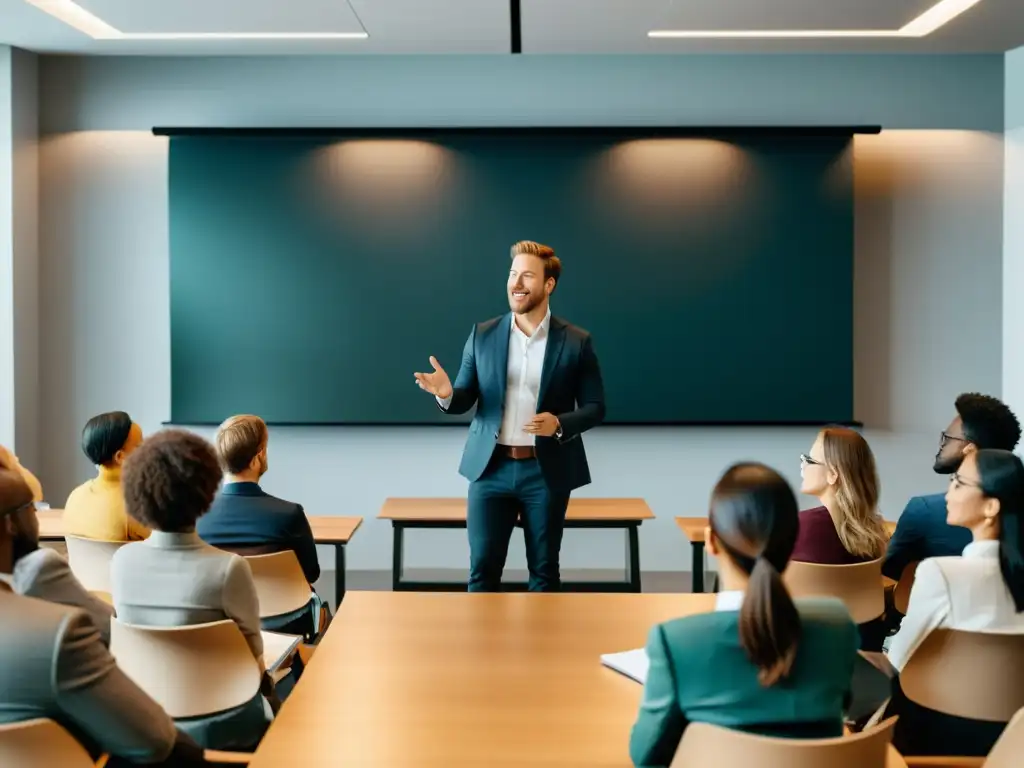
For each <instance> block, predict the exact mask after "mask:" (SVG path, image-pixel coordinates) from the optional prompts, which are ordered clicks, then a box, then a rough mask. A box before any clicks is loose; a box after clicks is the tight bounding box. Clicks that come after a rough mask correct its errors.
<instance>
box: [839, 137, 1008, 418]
mask: <svg viewBox="0 0 1024 768" xmlns="http://www.w3.org/2000/svg"><path fill="white" fill-rule="evenodd" d="M853 153H854V218H855V222H856V224H855V233H854V252H855V254H856V257H855V274H854V313H855V314H854V360H855V365H854V413H855V414H856V415H857V418H858V419H860V420H861V421H863V422H865V424H866V425H868V426H869V427H871V428H874V429H883V430H904V429H919V428H920V426H921V425H922V424H924V423H927V422H928V419H929V416H933V415H934V414H935V413H944V412H946V411H948V409H949V407H950V403H951V402H952V399H953V397H955V395H956V394H958V391H959V390H958V391H953V390H948V391H945V390H944V391H934V388H933V390H922V389H920V388H917V390H916V391H915V388H914V387H913V386H908V384H909V382H910V381H920V380H922V379H925V380H932V381H944V382H948V381H949V379H950V375H951V374H953V378H956V377H957V375H959V378H961V379H962V380H963V384H962V385H961V389H962V390H970V389H979V388H984V387H985V386H987V384H986V382H988V381H989V380H990V379H991V378H992V377H991V376H989V375H988V373H989V370H990V369H991V367H992V364H991V360H993V359H997V357H996V358H993V355H996V352H995V351H992V350H998V347H999V344H998V337H993V338H990V339H974V340H973V344H974V345H975V346H974V350H975V351H974V352H973V353H972V351H971V345H972V340H971V339H960V338H958V337H956V335H955V334H950V336H949V339H948V341H949V346H948V347H947V346H940V345H938V344H936V338H935V333H934V331H933V330H930V328H929V326H936V327H942V326H943V325H949V324H950V323H951V322H955V320H954V319H953V317H954V316H955V314H956V313H958V312H961V311H974V310H977V309H978V308H984V307H987V309H984V310H983V311H987V312H989V313H994V316H997V315H998V314H999V312H1000V304H1001V301H1000V293H999V290H998V286H999V277H998V264H996V263H995V261H994V260H992V259H988V258H983V259H981V260H980V263H979V264H978V265H977V266H978V268H979V269H982V270H986V271H987V272H992V273H993V274H992V275H991V277H992V280H990V281H988V280H977V279H972V280H969V281H966V282H967V283H969V285H970V286H973V287H974V289H975V290H978V291H979V294H978V295H976V296H974V297H972V296H970V295H965V294H963V293H961V292H959V291H958V289H959V288H960V285H961V283H960V282H958V278H961V277H963V275H962V274H961V273H962V271H963V270H968V269H972V267H973V266H974V265H973V264H972V262H973V261H974V257H975V255H976V254H978V253H979V252H984V251H986V250H987V249H988V243H990V242H992V238H994V237H998V234H997V232H996V231H995V230H996V229H997V228H998V226H999V219H998V216H997V215H996V214H994V211H999V210H1001V206H1000V205H999V201H998V200H996V199H994V197H993V195H994V193H998V189H997V188H995V187H993V185H992V179H993V175H994V174H999V173H1000V170H999V169H1000V168H1001V164H1002V153H1003V149H1002V139H1001V137H1000V136H998V135H996V134H990V133H984V132H979V131H938V130H905V131H883V132H882V133H881V134H878V135H873V136H872V135H859V136H856V137H854V145H853ZM972 211H973V212H975V213H976V214H977V215H974V214H973V213H972ZM954 216H955V217H956V218H955V219H954V218H953V217H954ZM940 218H948V219H949V221H950V222H951V223H952V222H955V223H953V224H952V226H946V227H943V226H942V224H941V222H939V221H937V219H940ZM989 224H991V225H992V226H991V227H990V226H989ZM925 233H942V234H943V235H946V236H945V237H942V236H935V237H934V239H929V238H928V237H925V236H923V235H924V234H925ZM961 243H962V252H961V254H962V255H959V256H958V255H957V254H955V253H954V254H953V255H952V257H951V256H950V255H949V252H950V251H951V250H953V249H956V248H957V246H958V245H959V244H961ZM989 283H991V286H989ZM989 287H991V288H992V291H991V292H987V291H988V288H989ZM968 307H970V308H971V309H970V310H968V309H967V308H968ZM994 322H995V325H993V326H992V327H993V329H996V328H997V327H998V325H999V323H998V321H997V320H994ZM992 345H994V347H992V349H989V347H991V346H992ZM896 350H899V353H897V352H896ZM915 368H916V369H918V370H915ZM921 369H924V370H921ZM957 369H959V374H957V373H956V371H957ZM979 373H980V374H982V380H980V381H979V379H978V375H979Z"/></svg>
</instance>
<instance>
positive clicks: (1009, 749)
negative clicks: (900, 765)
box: [907, 709, 1024, 768]
mask: <svg viewBox="0 0 1024 768" xmlns="http://www.w3.org/2000/svg"><path fill="white" fill-rule="evenodd" d="M1022 756H1024V709H1022V710H1020V711H1019V712H1017V714H1015V715H1014V716H1013V719H1012V720H1010V724H1009V725H1007V726H1006V730H1005V731H1003V735H1002V736H1000V737H999V741H997V742H996V743H995V745H994V746H993V747H992V751H991V752H989V753H988V757H908V758H907V766H908V768H1019V767H1020V765H1021V758H1022Z"/></svg>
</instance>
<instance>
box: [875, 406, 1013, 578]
mask: <svg viewBox="0 0 1024 768" xmlns="http://www.w3.org/2000/svg"><path fill="white" fill-rule="evenodd" d="M1020 435H1021V430H1020V422H1018V421H1017V417H1016V416H1014V415H1013V411H1011V410H1010V409H1009V408H1008V407H1007V406H1006V405H1005V404H1004V403H1003V402H1001V401H1000V400H998V399H996V398H994V397H991V396H989V395H979V394H977V393H973V392H971V393H965V394H962V395H960V397H958V398H957V399H956V417H955V418H954V419H953V421H952V422H951V423H950V425H949V426H948V427H947V428H946V430H945V431H944V432H943V433H942V435H941V438H940V441H939V452H938V453H937V454H935V465H934V466H933V469H934V470H935V471H936V472H937V473H939V474H940V475H952V474H954V473H955V472H956V471H957V470H958V469H959V468H960V464H961V463H962V462H963V460H964V456H966V455H967V454H968V453H972V452H973V451H977V450H979V449H983V448H1001V449H1002V450H1005V451H1012V450H1013V449H1014V448H1016V447H1017V442H1018V441H1019V440H1020ZM970 543H971V531H970V529H968V528H958V527H955V526H952V525H948V524H947V523H946V495H945V493H935V494H932V495H930V496H915V497H914V498H912V499H911V500H910V502H909V503H908V504H907V506H906V509H904V510H903V514H902V515H900V519H899V521H898V522H897V524H896V531H895V532H894V533H893V535H892V539H890V541H889V550H888V552H887V553H886V556H885V564H884V565H883V566H882V573H884V574H885V575H886V576H888V577H889V578H890V579H899V577H900V575H901V574H902V573H903V569H904V568H906V567H907V566H908V565H910V564H911V563H917V562H920V561H921V560H924V559H925V558H927V557H944V556H950V555H961V554H962V553H963V551H964V547H966V546H967V545H968V544H970Z"/></svg>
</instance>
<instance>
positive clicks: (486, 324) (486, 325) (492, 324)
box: [476, 312, 508, 334]
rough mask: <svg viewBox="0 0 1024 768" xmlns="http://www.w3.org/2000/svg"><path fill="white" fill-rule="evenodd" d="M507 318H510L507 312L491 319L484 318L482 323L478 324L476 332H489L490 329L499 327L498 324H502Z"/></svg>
mask: <svg viewBox="0 0 1024 768" xmlns="http://www.w3.org/2000/svg"><path fill="white" fill-rule="evenodd" d="M507 319H508V313H507V312H506V313H505V314H504V315H498V316H497V317H492V318H491V319H490V320H484V321H483V322H482V323H477V324H476V332H477V334H481V333H487V332H488V331H492V330H494V329H495V328H497V327H498V325H500V324H501V321H502V320H507Z"/></svg>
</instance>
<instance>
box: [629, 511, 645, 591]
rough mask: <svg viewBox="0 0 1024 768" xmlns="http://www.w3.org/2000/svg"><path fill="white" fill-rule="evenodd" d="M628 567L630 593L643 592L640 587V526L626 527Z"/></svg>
mask: <svg viewBox="0 0 1024 768" xmlns="http://www.w3.org/2000/svg"><path fill="white" fill-rule="evenodd" d="M626 567H627V568H628V569H629V591H630V592H642V591H643V590H642V588H641V585H640V526H638V525H630V526H627V527H626Z"/></svg>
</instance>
